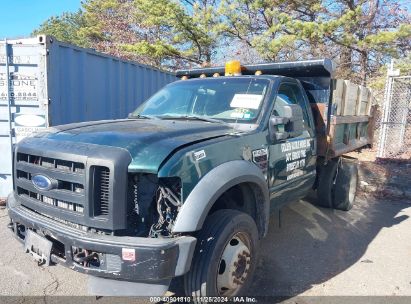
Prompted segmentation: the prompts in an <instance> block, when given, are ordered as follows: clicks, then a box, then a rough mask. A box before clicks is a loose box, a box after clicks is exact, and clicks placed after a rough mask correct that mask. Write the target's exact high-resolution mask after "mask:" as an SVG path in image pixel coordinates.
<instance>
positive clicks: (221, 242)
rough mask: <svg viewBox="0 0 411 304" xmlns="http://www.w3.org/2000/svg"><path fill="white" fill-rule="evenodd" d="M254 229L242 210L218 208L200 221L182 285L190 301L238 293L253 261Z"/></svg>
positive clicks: (256, 237) (241, 291) (247, 279)
mask: <svg viewBox="0 0 411 304" xmlns="http://www.w3.org/2000/svg"><path fill="white" fill-rule="evenodd" d="M257 246H258V232H257V226H256V224H255V222H254V220H253V219H252V218H251V217H250V216H249V215H248V214H245V213H243V212H239V211H237V210H231V209H223V210H218V211H216V212H215V213H213V214H211V215H210V216H209V217H208V218H207V219H206V221H205V222H204V225H203V229H202V230H201V231H200V233H199V236H198V240H197V246H196V250H195V252H194V257H193V261H192V264H191V269H190V271H189V272H188V273H187V274H186V275H185V278H184V288H185V292H186V294H187V295H188V296H192V297H193V300H194V302H201V299H199V297H205V296H207V297H209V296H221V297H232V296H238V295H241V294H242V293H243V292H244V291H245V290H246V289H247V287H248V285H249V283H250V279H251V276H252V274H253V272H254V269H255V266H256V261H257V250H256V249H257Z"/></svg>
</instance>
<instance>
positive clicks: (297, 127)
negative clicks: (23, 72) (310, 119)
mask: <svg viewBox="0 0 411 304" xmlns="http://www.w3.org/2000/svg"><path fill="white" fill-rule="evenodd" d="M278 112H280V113H279V115H280V116H274V115H271V117H270V121H269V124H268V129H269V133H270V139H271V140H272V141H279V140H284V139H287V138H290V137H297V136H300V135H301V134H303V131H304V116H303V109H302V108H301V106H300V105H296V104H289V105H285V106H282V107H281V108H280V109H278Z"/></svg>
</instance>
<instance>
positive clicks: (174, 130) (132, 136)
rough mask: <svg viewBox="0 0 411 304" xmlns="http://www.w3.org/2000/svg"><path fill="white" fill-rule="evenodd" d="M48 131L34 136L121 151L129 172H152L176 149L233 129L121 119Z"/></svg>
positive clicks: (182, 121)
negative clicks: (129, 159) (126, 155)
mask: <svg viewBox="0 0 411 304" xmlns="http://www.w3.org/2000/svg"><path fill="white" fill-rule="evenodd" d="M49 131H50V132H49V133H47V134H39V135H38V136H41V137H47V138H49V139H54V140H61V141H72V142H82V143H90V144H96V145H105V146H113V147H119V148H124V149H126V150H128V151H129V153H130V155H131V157H132V162H131V164H130V165H129V170H130V171H144V172H152V173H155V172H157V171H158V169H159V167H160V165H161V163H162V162H163V161H164V160H165V159H166V158H167V156H168V155H170V154H171V153H172V152H173V151H174V150H176V149H178V148H179V147H181V146H185V145H188V144H192V143H196V142H200V141H204V140H207V139H212V138H216V137H221V136H225V135H228V134H229V133H232V132H233V131H234V129H232V128H231V127H230V126H229V125H225V124H219V123H209V122H202V121H192V120H190V121H186V120H160V119H158V120H157V119H125V120H110V121H95V122H86V123H77V124H69V125H62V126H57V127H53V128H50V129H49Z"/></svg>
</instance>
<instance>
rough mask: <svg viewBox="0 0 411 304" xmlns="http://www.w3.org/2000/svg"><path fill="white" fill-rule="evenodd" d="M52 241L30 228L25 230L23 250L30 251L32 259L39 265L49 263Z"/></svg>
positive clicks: (47, 264)
mask: <svg viewBox="0 0 411 304" xmlns="http://www.w3.org/2000/svg"><path fill="white" fill-rule="evenodd" d="M52 246H53V243H52V242H50V241H49V240H47V239H46V238H44V237H42V236H40V235H38V234H37V233H34V232H33V231H31V230H27V231H26V237H25V239H24V251H25V252H26V253H30V254H31V255H32V256H33V257H34V260H36V261H37V263H38V264H39V266H40V265H43V264H44V265H46V266H49V265H50V256H51V248H52Z"/></svg>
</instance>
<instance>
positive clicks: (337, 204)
mask: <svg viewBox="0 0 411 304" xmlns="http://www.w3.org/2000/svg"><path fill="white" fill-rule="evenodd" d="M357 182H358V168H357V164H356V162H355V161H353V160H349V159H345V158H341V159H339V158H337V159H332V160H330V161H328V162H327V164H326V165H321V169H320V170H319V179H318V186H317V205H319V206H321V207H326V208H334V209H338V210H343V211H348V210H350V209H351V208H352V207H353V204H354V200H355V194H356V191H357Z"/></svg>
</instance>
